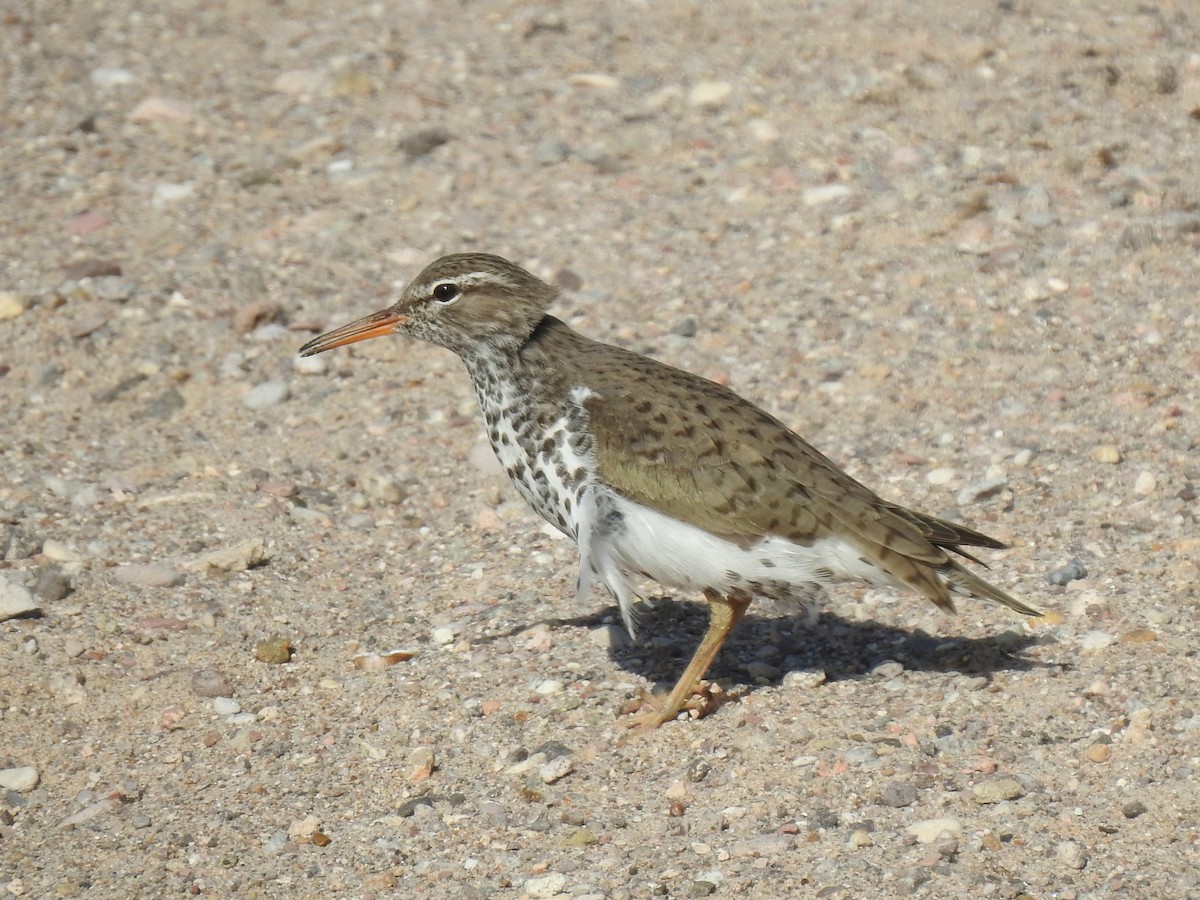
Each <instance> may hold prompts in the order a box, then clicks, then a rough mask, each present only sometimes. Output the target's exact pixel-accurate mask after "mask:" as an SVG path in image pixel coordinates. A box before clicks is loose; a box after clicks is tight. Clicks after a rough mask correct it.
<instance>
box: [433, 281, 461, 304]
mask: <svg viewBox="0 0 1200 900" xmlns="http://www.w3.org/2000/svg"><path fill="white" fill-rule="evenodd" d="M461 293H462V291H460V290H459V289H458V285H457V284H453V283H451V282H449V281H443V282H442V283H441V284H439V285H435V286H434V288H433V299H434V300H436V301H437V302H438V303H452V302H453V301H455V300H457V299H458V297H459V295H460V294H461Z"/></svg>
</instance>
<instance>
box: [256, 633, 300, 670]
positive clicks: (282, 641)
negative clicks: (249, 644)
mask: <svg viewBox="0 0 1200 900" xmlns="http://www.w3.org/2000/svg"><path fill="white" fill-rule="evenodd" d="M254 658H255V659H257V660H258V661H259V662H265V663H270V664H271V665H274V666H281V665H283V664H284V663H286V662H291V659H292V642H291V641H289V640H288V639H287V638H268V639H267V640H265V641H259V642H258V643H257V644H255V645H254Z"/></svg>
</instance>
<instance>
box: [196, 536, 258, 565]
mask: <svg viewBox="0 0 1200 900" xmlns="http://www.w3.org/2000/svg"><path fill="white" fill-rule="evenodd" d="M270 558H271V555H270V554H269V553H268V552H267V545H266V542H265V541H263V539H262V538H248V539H247V540H244V541H242V542H241V543H240V544H234V545H233V546H232V547H222V548H220V549H218V550H210V551H209V552H208V553H203V554H201V555H200V556H198V557H196V558H195V559H194V560H192V561H191V562H190V563H188V564H187V568H189V569H194V570H206V569H209V570H216V571H219V572H244V571H246V570H247V569H253V568H256V567H257V566H261V565H263V564H264V563H266V562H268V561H269V560H270Z"/></svg>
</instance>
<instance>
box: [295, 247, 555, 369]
mask: <svg viewBox="0 0 1200 900" xmlns="http://www.w3.org/2000/svg"><path fill="white" fill-rule="evenodd" d="M557 295H558V292H557V290H555V289H554V288H553V287H551V286H550V285H548V284H546V283H545V282H544V281H542V280H541V279H539V278H537V277H536V276H534V275H532V274H530V273H529V272H527V271H525V270H524V269H522V268H521V267H520V266H518V265H516V264H514V263H511V262H509V261H508V260H506V259H504V258H502V257H499V256H492V255H491V254H487V253H456V254H453V255H451V256H443V257H442V258H441V259H439V260H436V261H435V262H432V263H430V264H429V265H428V266H426V267H425V270H424V271H423V272H421V274H420V275H418V276H417V277H416V278H414V279H413V280H412V282H411V283H410V284H409V285H408V287H406V288H405V289H404V291H403V292H402V293H401V294H400V298H399V299H398V300H397V301H396V302H395V303H394V304H392V305H391V306H389V307H388V308H387V309H383V310H380V311H379V312H377V313H372V314H371V315H369V316H366V317H365V318H362V319H359V320H358V321H357V322H351V323H350V324H349V325H343V326H342V327H341V328H337V329H335V330H333V331H331V332H329V333H328V334H323V335H321V336H320V337H318V338H314V339H313V340H311V341H309V342H308V343H307V344H305V345H304V346H303V347H301V348H300V355H301V356H312V355H313V354H315V353H320V352H322V351H323V350H329V349H331V348H333V347H340V346H342V345H343V344H353V343H355V342H356V341H365V340H366V339H367V338H373V337H380V336H382V335H386V334H407V335H411V336H412V337H415V338H419V339H421V340H423V341H429V342H430V343H434V344H438V345H440V346H442V347H446V348H448V349H450V350H453V351H454V352H455V353H457V354H458V355H459V356H464V357H468V356H471V355H472V354H475V353H479V352H487V351H488V350H489V349H490V348H497V349H499V348H503V347H519V346H520V345H521V344H523V343H524V342H525V340H526V339H527V338H528V337H529V335H530V334H532V333H533V330H534V329H535V328H536V327H537V324H538V322H540V321H541V320H542V317H543V316H545V314H546V309H547V308H548V307H549V306H550V304H551V303H552V302H554V299H555V297H556V296H557Z"/></svg>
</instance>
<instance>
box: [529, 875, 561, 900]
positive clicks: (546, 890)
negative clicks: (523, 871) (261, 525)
mask: <svg viewBox="0 0 1200 900" xmlns="http://www.w3.org/2000/svg"><path fill="white" fill-rule="evenodd" d="M566 886H567V876H566V875H563V874H562V873H561V872H552V873H550V874H549V875H542V876H541V877H539V878H530V879H529V880H528V881H526V882H525V895H526V896H528V897H531V898H534V900H539V898H544V897H556V896H558V895H559V894H561V893H562V892H563V889H564V888H565V887H566Z"/></svg>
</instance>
